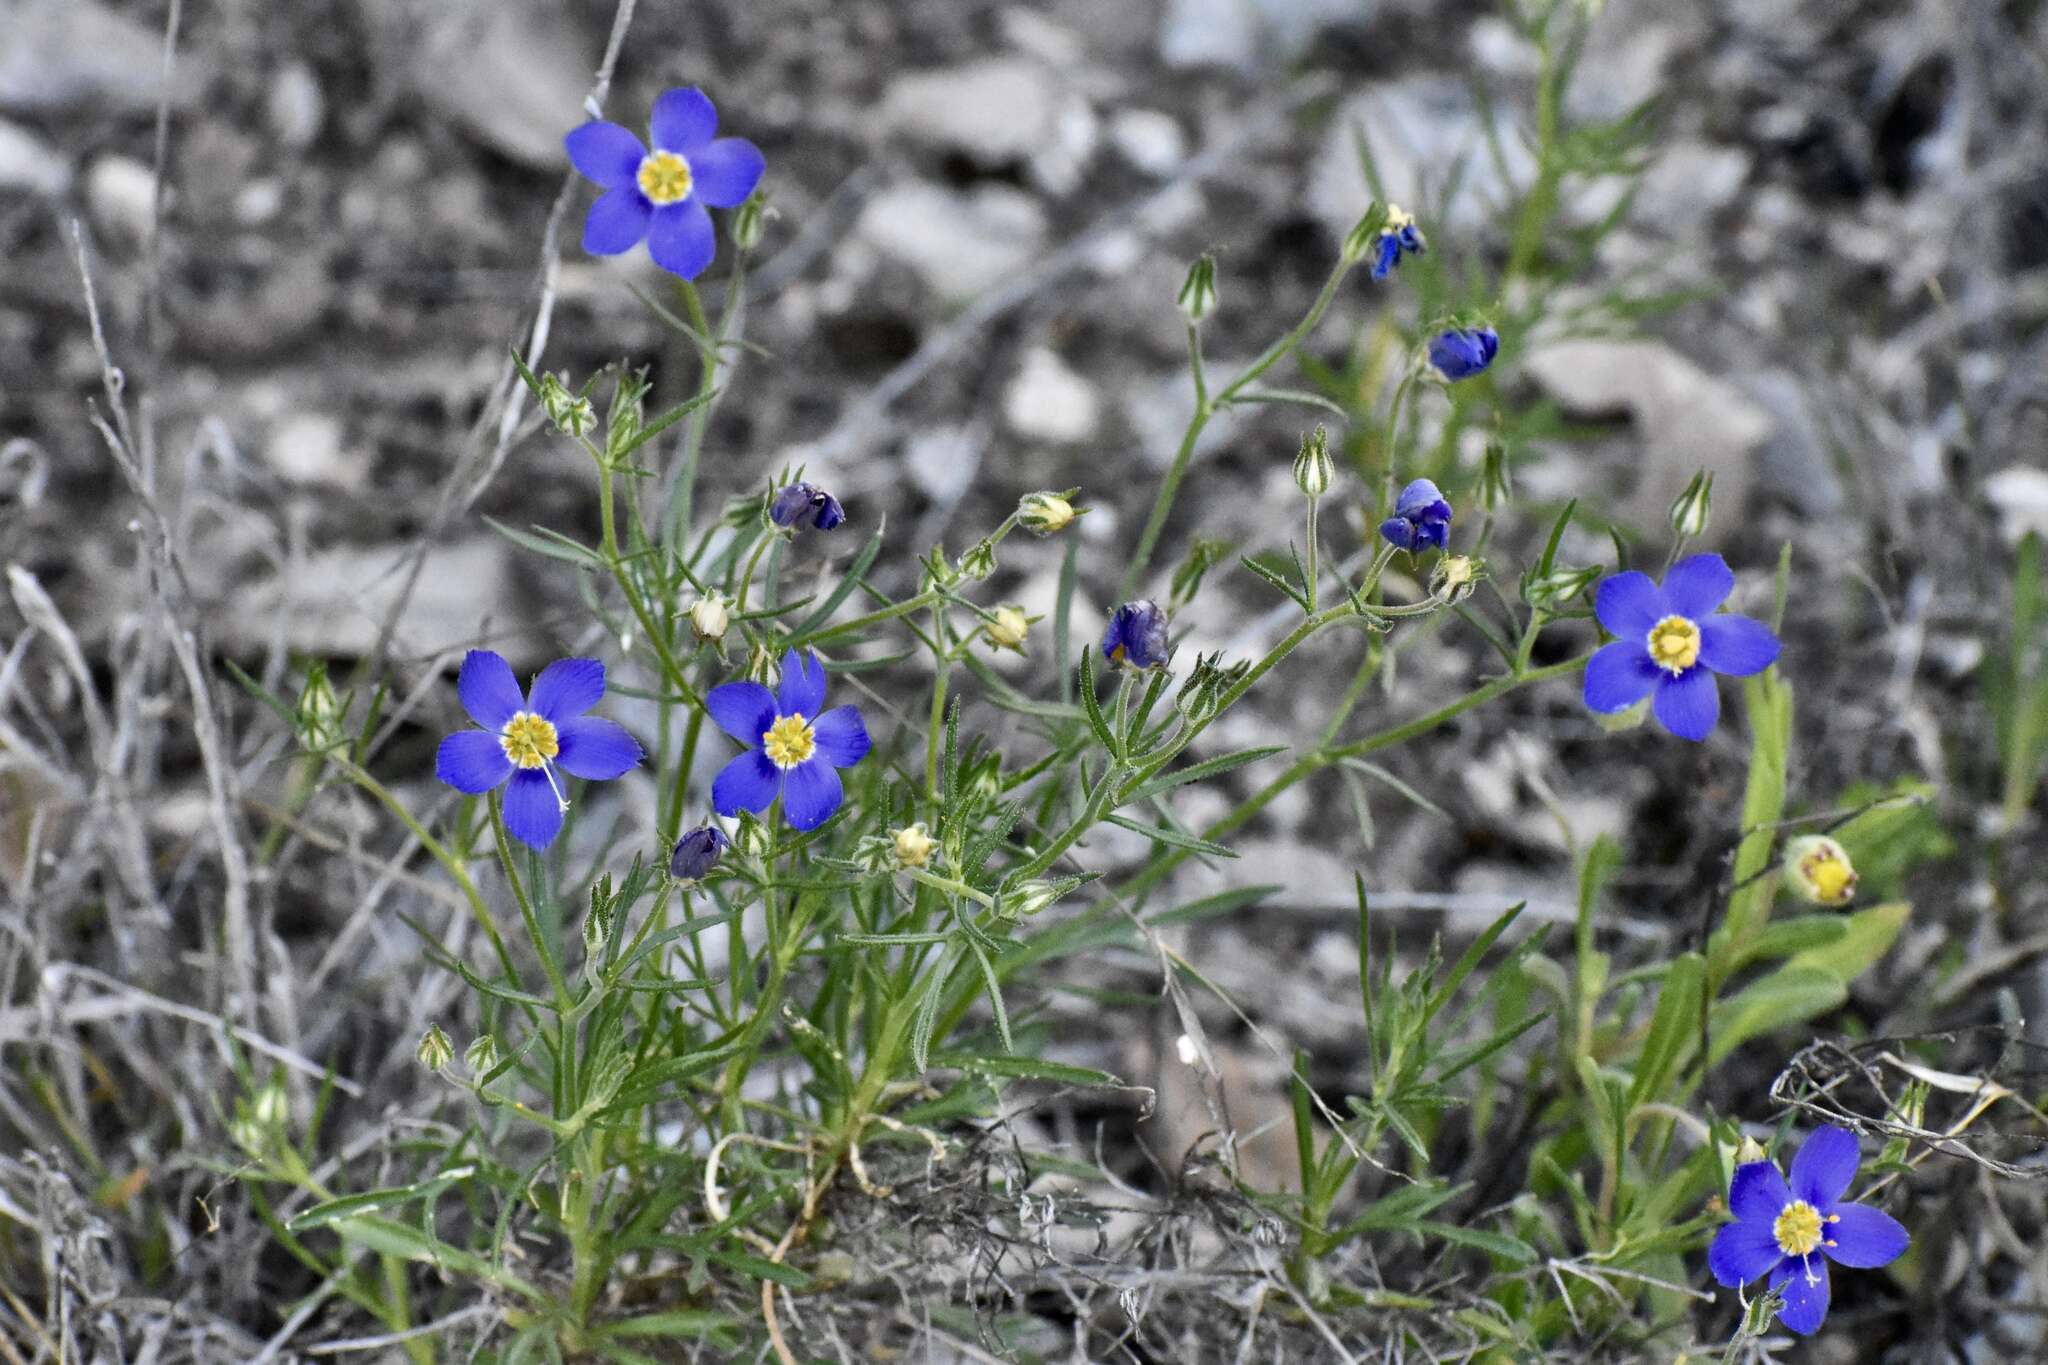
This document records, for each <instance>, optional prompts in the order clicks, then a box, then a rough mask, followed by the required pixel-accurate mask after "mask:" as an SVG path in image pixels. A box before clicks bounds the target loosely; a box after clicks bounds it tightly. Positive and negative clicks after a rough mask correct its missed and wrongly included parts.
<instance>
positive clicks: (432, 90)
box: [412, 0, 646, 171]
mask: <svg viewBox="0 0 2048 1365" xmlns="http://www.w3.org/2000/svg"><path fill="white" fill-rule="evenodd" d="M430 8H431V9H432V11H433V12H435V13H436V14H438V15H442V16H444V17H440V18H439V19H438V20H437V22H435V23H434V24H433V26H432V27H430V28H429V29H428V30H427V31H426V33H425V34H424V35H423V36H421V37H419V38H418V39H416V40H415V41H414V42H413V44H412V51H413V53H414V58H415V59H414V64H413V84H414V88H415V89H416V90H417V91H418V92H419V96H420V98H421V100H423V101H424V102H425V103H426V105H427V106H428V107H429V108H431V109H432V110H434V111H435V112H436V113H438V114H440V115H441V116H442V117H443V118H445V119H447V120H448V121H449V122H451V123H454V124H456V125H457V126H459V127H460V128H462V130H463V131H464V132H466V133H468V134H469V135H470V136H471V137H472V138H474V139H476V140H477V141H479V142H482V143H483V144H485V145H486V146H488V147H491V148H493V149H495V150H497V151H498V152H501V153H503V154H504V155H506V156H508V157H511V158H512V159H513V160H515V161H519V162H523V163H524V164H526V165H529V166H533V167H536V168H539V169H543V170H557V171H559V170H566V169H567V168H568V163H569V158H568V155H567V153H565V152H564V151H563V150H562V134H563V133H564V132H566V131H567V130H568V129H570V128H573V127H575V126H576V125H577V124H579V123H582V122H583V121H584V120H585V119H586V118H588V117H589V115H588V114H587V113H586V112H585V111H584V108H583V99H584V96H585V95H586V94H587V93H588V92H589V89H590V74H591V70H592V63H591V60H590V58H589V57H587V56H586V55H585V54H584V52H583V43H582V39H581V37H580V35H579V34H578V33H577V32H576V30H575V29H574V28H573V27H572V25H571V24H570V22H569V19H568V17H567V15H566V14H565V13H563V12H562V11H560V10H559V9H557V8H556V7H554V6H543V5H540V4H537V3H534V0H492V3H489V4H475V3H468V4H455V5H448V6H440V5H436V6H432V7H430ZM611 113H612V114H613V116H614V117H615V118H617V120H618V121H620V122H622V123H625V124H627V125H628V126H633V125H637V124H641V123H644V122H645V120H646V116H645V112H644V111H643V110H638V109H627V108H620V109H616V110H613V111H611Z"/></svg>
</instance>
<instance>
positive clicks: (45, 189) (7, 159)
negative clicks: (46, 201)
mask: <svg viewBox="0 0 2048 1365" xmlns="http://www.w3.org/2000/svg"><path fill="white" fill-rule="evenodd" d="M70 186H71V166H70V163H69V162H67V161H65V160H64V158H63V157H61V156H59V155H57V153H56V152H55V151H54V150H53V149H51V148H50V147H49V146H48V145H47V144H45V143H44V142H43V141H42V139H40V138H38V137H37V136H36V135H35V134H34V133H31V132H29V131H28V129H26V128H22V127H19V126H17V125H15V124H12V123H7V122H4V121H0V190H27V191H29V192H30V193H31V194H43V195H49V196H51V197H53V198H54V197H55V196H57V195H60V194H62V193H64V191H65V190H67V189H69V188H70Z"/></svg>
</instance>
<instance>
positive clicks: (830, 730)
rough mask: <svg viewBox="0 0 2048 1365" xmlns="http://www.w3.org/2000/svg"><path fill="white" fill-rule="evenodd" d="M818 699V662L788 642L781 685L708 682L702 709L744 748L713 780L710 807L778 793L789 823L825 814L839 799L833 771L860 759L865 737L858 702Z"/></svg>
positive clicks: (819, 820) (813, 822) (803, 823)
mask: <svg viewBox="0 0 2048 1365" xmlns="http://www.w3.org/2000/svg"><path fill="white" fill-rule="evenodd" d="M824 705H825V666H824V665H823V664H821V663H819V662H818V656H817V655H815V654H798V653H797V652H796V651H795V650H793V649H792V650H790V651H789V652H788V653H787V654H784V655H783V656H782V685H781V687H780V688H778V689H777V690H776V691H774V692H770V691H769V690H768V689H767V688H765V687H763V686H762V685H761V684H760V683H757V682H734V683H726V684H725V685H724V686H722V687H714V688H712V689H711V691H710V692H709V693H708V694H706V696H705V698H704V710H705V711H706V712H707V713H708V714H709V715H710V717H711V719H712V720H713V721H714V722H716V723H717V725H718V728H719V729H721V730H723V731H725V732H726V733H727V734H728V735H731V736H732V737H733V738H734V739H736V740H738V741H739V742H740V743H742V744H744V745H746V746H747V752H745V753H743V754H741V755H740V756H739V757H737V758H735V759H733V761H732V762H730V763H728V764H726V765H725V767H724V769H723V770H722V771H721V772H720V773H719V774H718V776H717V778H716V779H714V780H713V782H712V784H711V808H712V809H713V810H715V811H717V812H718V813H719V814H720V815H736V814H738V813H739V812H740V811H743V810H748V811H755V812H760V811H764V810H766V809H768V807H770V806H771V805H773V804H775V799H776V798H777V797H781V798H782V814H783V816H784V818H786V819H787V820H788V821H789V824H790V828H792V829H799V830H809V829H816V828H817V827H818V826H819V825H822V824H824V823H825V822H826V821H827V820H830V819H831V818H832V814H833V812H834V811H837V810H838V809H839V806H840V803H841V802H842V801H844V800H845V799H846V791H845V788H843V787H842V786H841V785H840V782H839V774H838V772H837V771H835V770H836V769H839V768H850V767H852V766H853V765H854V764H856V763H858V762H860V761H861V759H863V758H865V757H866V756H867V752H868V749H869V748H870V746H871V741H870V740H869V739H868V729H867V724H866V722H864V721H863V720H862V719H861V715H860V711H859V709H858V708H856V707H852V706H835V707H833V708H832V709H831V710H830V711H826V710H824V709H823V708H824Z"/></svg>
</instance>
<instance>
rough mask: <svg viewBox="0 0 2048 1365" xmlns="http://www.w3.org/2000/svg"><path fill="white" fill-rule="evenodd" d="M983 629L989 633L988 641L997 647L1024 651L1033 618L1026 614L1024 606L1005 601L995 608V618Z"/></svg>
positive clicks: (1020, 652)
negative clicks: (1026, 636)
mask: <svg viewBox="0 0 2048 1365" xmlns="http://www.w3.org/2000/svg"><path fill="white" fill-rule="evenodd" d="M982 629H983V630H984V631H985V632H986V633H987V635H988V642H989V643H990V644H992V645H994V646H995V647H996V648H997V649H1009V650H1015V651H1016V652H1017V653H1019V654H1022V653H1023V652H1024V636H1025V634H1026V633H1027V632H1028V631H1029V630H1030V629H1031V618H1030V617H1028V616H1026V615H1025V614H1024V608H1022V607H1019V606H1014V605H1011V604H1008V603H1005V604H1004V605H1003V606H1000V607H997V608H996V609H995V614H994V619H993V620H991V621H989V622H988V623H987V624H986V625H985V626H983V627H982Z"/></svg>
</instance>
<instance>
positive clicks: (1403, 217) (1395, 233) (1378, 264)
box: [1370, 204, 1429, 280]
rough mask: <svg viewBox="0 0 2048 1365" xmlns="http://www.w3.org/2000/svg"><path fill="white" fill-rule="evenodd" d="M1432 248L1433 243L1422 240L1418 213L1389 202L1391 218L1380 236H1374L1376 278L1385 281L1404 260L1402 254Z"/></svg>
mask: <svg viewBox="0 0 2048 1365" xmlns="http://www.w3.org/2000/svg"><path fill="white" fill-rule="evenodd" d="M1428 250H1429V244H1428V243H1427V242H1425V241H1423V239H1422V229H1421V228H1419V227H1417V226H1416V225H1415V215H1414V214H1412V213H1409V212H1408V211H1407V210H1405V209H1403V208H1402V207H1401V206H1400V205H1399V204H1389V205H1387V220H1386V223H1385V224H1384V225H1383V226H1382V227H1381V228H1380V232H1379V236H1378V237H1376V238H1374V239H1373V242H1372V245H1371V247H1370V251H1371V253H1372V277H1373V278H1374V279H1376V280H1383V279H1385V278H1386V277H1387V276H1389V275H1391V274H1393V273H1394V267H1395V266H1397V265H1399V264H1400V263H1401V256H1402V254H1403V253H1406V254H1407V255H1410V256H1420V255H1423V254H1425V253H1426V252H1427V251H1428Z"/></svg>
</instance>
